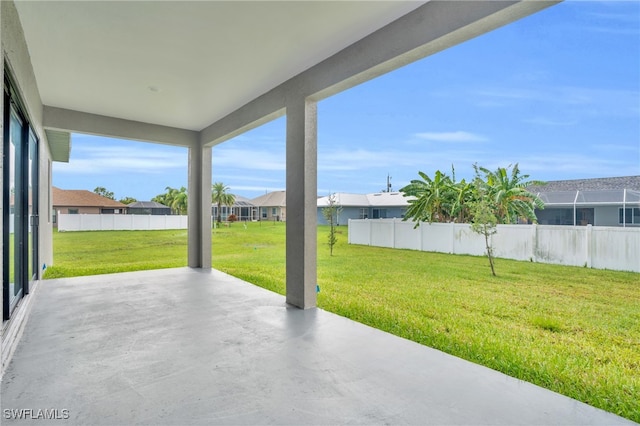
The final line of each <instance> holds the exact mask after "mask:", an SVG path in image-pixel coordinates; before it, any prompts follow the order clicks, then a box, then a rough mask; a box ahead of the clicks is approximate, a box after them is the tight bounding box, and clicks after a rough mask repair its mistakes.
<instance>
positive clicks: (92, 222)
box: [58, 214, 188, 231]
mask: <svg viewBox="0 0 640 426" xmlns="http://www.w3.org/2000/svg"><path fill="white" fill-rule="evenodd" d="M187 223H188V219H187V216H176V215H171V216H152V215H138V214H130V215H129V214H126V215H124V214H60V215H58V231H146V230H150V229H152V230H162V229H187Z"/></svg>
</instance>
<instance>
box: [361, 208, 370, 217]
mask: <svg viewBox="0 0 640 426" xmlns="http://www.w3.org/2000/svg"><path fill="white" fill-rule="evenodd" d="M368 218H369V209H367V208H362V209H360V219H368Z"/></svg>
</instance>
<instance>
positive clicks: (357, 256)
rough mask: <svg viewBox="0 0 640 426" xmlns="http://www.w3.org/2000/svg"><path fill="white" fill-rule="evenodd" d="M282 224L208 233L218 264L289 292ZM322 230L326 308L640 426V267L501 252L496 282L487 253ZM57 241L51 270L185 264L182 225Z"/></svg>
mask: <svg viewBox="0 0 640 426" xmlns="http://www.w3.org/2000/svg"><path fill="white" fill-rule="evenodd" d="M284 231H285V227H284V224H282V223H275V224H274V223H262V224H260V223H250V224H248V228H247V229H245V228H244V226H243V225H242V224H234V225H232V226H231V227H230V228H222V229H218V230H214V231H213V264H214V267H215V268H216V269H219V270H222V271H224V272H227V273H229V274H231V275H234V276H237V277H239V278H241V279H244V280H246V281H249V282H252V283H254V284H256V285H259V286H262V287H265V288H267V289H270V290H273V291H276V292H278V293H281V294H284V292H285V246H284V234H285V232H284ZM327 232H328V229H327V227H320V228H319V232H318V233H319V235H318V284H319V285H320V289H321V292H320V293H319V294H318V306H320V307H321V308H323V309H326V310H328V311H331V312H335V313H337V314H339V315H343V316H345V317H348V318H352V319H354V320H356V321H359V322H362V323H365V324H368V325H371V326H373V327H376V328H379V329H382V330H385V331H388V332H390V333H393V334H396V335H398V336H402V337H405V338H407V339H411V340H414V341H416V342H419V343H422V344H425V345H428V346H431V347H434V348H437V349H440V350H443V351H445V352H447V353H450V354H453V355H456V356H459V357H461V358H464V359H468V360H470V361H473V362H476V363H478V364H482V365H485V366H488V367H490V368H493V369H496V370H499V371H502V372H504V373H506V374H509V375H511V376H514V377H517V378H520V379H523V380H526V381H529V382H532V383H535V384H538V385H540V386H543V387H546V388H548V389H551V390H554V391H556V392H559V393H562V394H564V395H567V396H570V397H572V398H576V399H578V400H581V401H584V402H586V403H588V404H591V405H594V406H596V407H600V408H603V409H605V410H607V411H610V412H613V413H616V414H619V415H621V416H624V417H627V418H629V419H631V420H634V421H636V422H640V408H639V407H640V406H639V404H638V401H640V274H636V273H627V272H614V271H601V270H595V269H588V268H576V267H564V266H557V265H545V264H539V263H531V262H517V261H512V260H505V259H497V262H496V272H497V274H498V276H497V277H492V276H491V272H490V270H489V265H488V262H487V259H486V258H482V257H473V256H455V255H446V254H437V253H424V252H417V251H410V250H394V249H385V248H377V247H367V246H355V245H348V244H347V243H346V241H347V228H346V227H340V229H339V232H341V233H340V234H338V238H339V239H338V243H337V245H336V246H335V247H334V256H333V257H330V256H329V247H328V245H327V244H326V241H327V239H326V238H327V237H326V235H327ZM109 247H112V248H111V249H109ZM54 248H55V250H54V251H55V260H56V266H55V267H53V268H50V269H49V270H48V271H47V277H53V276H72V275H83V274H87V273H106V272H115V271H128V270H136V269H149V268H157V267H173V266H184V265H186V232H185V231H146V232H142V231H141V232H132V231H125V232H100V233H96V232H91V233H75V232H74V233H66V234H55V235H54ZM74 253H75V254H74ZM110 268H111V269H110Z"/></svg>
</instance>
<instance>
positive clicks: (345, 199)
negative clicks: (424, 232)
mask: <svg viewBox="0 0 640 426" xmlns="http://www.w3.org/2000/svg"><path fill="white" fill-rule="evenodd" d="M334 196H335V202H336V206H338V207H339V208H340V212H339V215H338V225H346V224H347V222H348V221H349V219H387V218H402V217H404V214H405V212H406V211H407V206H408V205H409V199H410V198H406V197H404V196H403V194H402V193H401V192H378V193H374V194H348V193H342V192H339V193H336V194H335V195H334ZM328 205H329V196H326V197H320V198H318V224H319V225H326V224H327V220H326V219H325V217H324V215H323V214H322V209H323V208H325V207H327V206H328Z"/></svg>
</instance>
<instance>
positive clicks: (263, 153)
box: [212, 145, 286, 171]
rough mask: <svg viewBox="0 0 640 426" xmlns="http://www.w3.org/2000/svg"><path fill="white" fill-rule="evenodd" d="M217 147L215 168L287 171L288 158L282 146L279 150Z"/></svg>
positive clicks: (215, 149) (249, 147) (214, 158)
mask: <svg viewBox="0 0 640 426" xmlns="http://www.w3.org/2000/svg"><path fill="white" fill-rule="evenodd" d="M252 148H253V147H252V146H249V145H248V146H247V148H246V149H243V148H225V147H224V146H220V147H216V148H214V150H213V160H212V161H213V168H214V170H215V168H217V167H232V168H234V169H240V170H253V171H255V170H272V171H275V170H279V171H284V170H285V164H286V156H285V149H284V146H282V147H281V148H279V149H273V150H267V149H255V148H253V149H252Z"/></svg>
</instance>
